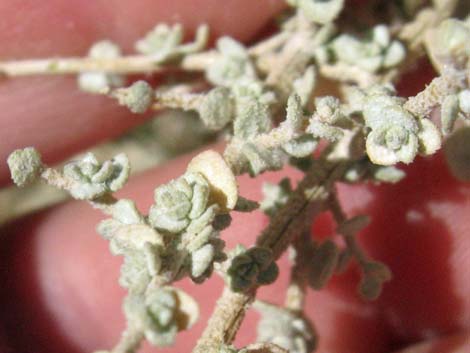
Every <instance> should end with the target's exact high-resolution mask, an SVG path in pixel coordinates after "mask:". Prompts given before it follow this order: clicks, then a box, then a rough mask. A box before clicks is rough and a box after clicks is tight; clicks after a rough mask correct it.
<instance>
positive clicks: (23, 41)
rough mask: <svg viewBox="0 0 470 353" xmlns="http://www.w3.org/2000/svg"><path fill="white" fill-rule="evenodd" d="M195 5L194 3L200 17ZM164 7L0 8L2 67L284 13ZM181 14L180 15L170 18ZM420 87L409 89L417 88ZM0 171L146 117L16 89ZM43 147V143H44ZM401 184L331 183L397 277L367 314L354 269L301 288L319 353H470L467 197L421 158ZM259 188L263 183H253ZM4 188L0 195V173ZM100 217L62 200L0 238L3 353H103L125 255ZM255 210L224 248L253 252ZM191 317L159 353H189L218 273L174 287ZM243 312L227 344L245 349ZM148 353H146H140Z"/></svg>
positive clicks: (179, 3)
mask: <svg viewBox="0 0 470 353" xmlns="http://www.w3.org/2000/svg"><path fill="white" fill-rule="evenodd" d="M196 3H197V4H198V5H196ZM221 4H222V2H220V1H217V0H200V1H198V2H196V1H189V0H188V1H185V0H173V1H171V2H167V1H164V0H158V1H150V0H144V1H140V2H139V3H138V4H137V5H136V3H135V2H131V1H119V2H116V4H113V6H109V3H108V2H106V1H95V2H80V1H65V0H50V1H47V2H44V3H42V4H41V6H38V4H37V2H35V1H33V0H29V1H19V0H11V1H3V2H0V13H1V14H2V15H3V16H2V21H0V43H2V50H1V53H0V60H5V59H13V58H15V59H20V58H31V57H48V56H54V55H83V54H84V53H85V52H86V50H87V48H88V47H89V46H90V44H91V43H93V42H94V41H96V40H98V39H102V38H109V39H112V40H115V41H117V42H118V43H119V44H121V45H122V46H123V47H124V48H125V49H126V50H129V49H130V48H131V45H132V42H133V41H134V40H135V39H136V38H138V37H139V36H141V35H142V34H144V33H145V32H146V31H147V30H148V29H149V28H151V27H152V26H153V25H154V24H155V23H157V22H165V21H172V20H175V19H176V20H177V21H180V22H182V23H183V24H184V25H185V27H186V28H189V29H191V30H193V29H194V28H195V27H196V25H197V24H198V23H199V22H202V21H205V22H207V23H209V24H210V26H211V29H212V30H213V33H214V35H220V34H230V35H232V36H235V37H236V38H238V39H240V40H243V41H247V40H249V39H250V38H252V37H253V36H254V35H255V34H256V33H257V32H259V30H260V29H261V28H262V27H263V26H264V25H265V23H266V22H267V21H269V19H270V18H272V16H273V15H274V14H275V13H277V12H279V11H280V10H281V9H282V7H283V4H282V2H281V1H274V0H273V1H271V0H268V1H264V2H259V3H258V2H254V1H249V0H239V1H236V0H224V2H223V5H221ZM175 14H177V15H176V16H175ZM429 72H430V70H429V69H428V73H423V71H421V72H415V73H414V74H413V76H408V77H407V78H405V79H404V80H403V81H404V82H407V81H408V82H413V85H416V87H414V86H413V87H410V85H407V84H401V85H400V86H399V88H400V91H401V93H402V94H405V95H409V94H413V93H414V91H415V90H416V89H417V88H419V87H422V86H423V84H424V83H425V82H428V81H429V80H430V75H429ZM418 83H419V84H418ZM0 106H1V107H2V114H1V115H0V160H5V159H6V157H7V155H8V154H9V153H10V152H11V151H12V150H14V149H15V148H20V147H24V146H36V147H37V148H38V149H39V150H40V151H41V153H42V154H43V156H44V160H45V161H46V162H47V163H52V162H57V161H60V160H65V159H67V158H68V157H70V155H71V154H73V153H75V152H77V151H79V150H81V149H83V148H86V147H89V146H92V145H94V144H96V143H98V142H100V141H103V140H105V139H108V138H112V137H115V136H117V135H119V134H121V133H122V132H123V131H125V130H127V129H128V128H129V127H131V126H133V125H136V124H138V123H140V122H141V121H142V120H143V119H145V118H146V117H145V116H144V117H142V118H140V117H136V116H131V115H130V114H129V113H128V112H127V111H126V110H125V109H123V108H120V107H118V106H116V104H115V103H114V102H112V101H110V100H108V99H106V98H103V97H96V96H91V95H87V94H85V93H82V92H79V91H78V90H77V88H76V84H75V80H74V78H71V77H58V78H52V77H48V78H44V77H39V78H22V79H15V80H11V81H10V80H5V81H2V82H0ZM51 142H52V143H51ZM190 158H191V156H184V157H182V158H179V159H177V160H175V161H172V162H171V163H169V164H168V165H165V166H163V167H161V168H157V169H155V170H151V171H149V172H147V173H145V174H143V175H140V176H136V177H133V178H132V179H131V181H130V182H129V184H128V185H127V186H126V187H125V188H124V189H123V190H122V191H120V192H119V193H118V196H119V197H128V198H132V199H135V200H136V201H137V203H138V206H139V207H140V208H141V209H142V211H146V210H148V207H149V205H150V204H151V203H152V195H153V189H154V188H155V186H156V185H159V184H160V183H163V182H166V181H168V180H169V179H171V178H174V177H176V176H178V175H180V174H181V173H182V172H183V171H184V169H185V166H186V163H187V162H188V161H189V159H190ZM404 169H405V170H406V171H407V173H408V177H407V178H406V180H404V181H403V182H401V183H399V184H397V185H383V186H373V185H367V186H346V185H340V186H339V195H340V198H341V201H342V203H343V205H344V207H345V209H346V210H347V211H348V213H349V214H354V215H355V214H364V213H365V214H369V215H371V217H372V223H371V225H370V226H369V227H368V228H367V229H366V230H365V231H363V232H362V233H361V235H360V242H361V244H362V245H363V246H364V247H365V248H366V249H367V251H368V252H369V254H370V255H371V256H372V257H373V258H376V259H379V260H381V261H384V262H385V263H387V264H388V265H389V266H390V268H391V270H392V272H393V273H394V279H393V280H392V281H391V282H389V283H388V284H387V285H386V286H385V288H384V293H383V295H382V296H381V297H380V298H379V299H378V300H377V301H375V302H373V303H369V302H364V301H362V300H361V299H360V298H359V297H358V295H357V294H356V292H355V286H356V285H357V283H358V280H359V273H358V271H357V268H356V267H355V266H350V267H349V268H348V270H347V271H346V272H345V273H344V274H341V275H337V276H335V277H334V278H333V279H332V281H331V283H330V284H329V285H328V286H327V287H326V288H325V289H323V290H322V291H320V292H312V291H309V293H308V297H307V302H306V311H307V313H308V315H309V316H310V317H311V318H312V320H313V321H314V322H315V325H316V328H317V331H318V333H319V335H320V337H321V341H320V345H319V349H318V352H321V353H326V352H328V353H343V352H344V353H346V352H361V353H369V352H371V353H372V352H374V353H375V352H379V353H381V352H383V353H385V352H396V351H400V350H403V351H402V352H406V353H410V352H419V353H431V352H442V353H446V352H467V351H469V348H470V338H469V333H468V330H469V328H470V296H469V295H468V293H470V273H469V271H467V269H468V266H469V264H470V237H468V234H469V228H470V227H469V221H468V214H469V212H470V197H469V193H470V186H469V184H468V183H462V182H458V181H457V180H456V179H455V178H454V177H453V176H452V175H450V173H449V172H448V170H447V167H446V164H445V160H444V158H443V156H442V155H441V154H437V155H436V156H434V157H432V158H427V159H423V158H418V160H417V161H416V162H415V163H414V164H413V165H412V166H411V167H405V168H404ZM286 173H287V174H289V175H292V176H294V177H298V174H296V173H295V172H294V171H292V170H288V171H287V172H283V173H282V174H281V173H268V174H266V175H264V176H263V177H262V178H258V179H256V180H251V179H249V178H248V177H241V178H240V191H241V194H242V195H245V196H249V197H250V198H254V199H259V198H260V197H261V194H260V186H261V182H262V181H266V180H269V181H272V182H274V181H277V180H279V178H280V177H282V176H283V175H285V174H286ZM259 179H262V180H259ZM0 183H1V184H2V185H6V184H7V183H8V173H7V170H6V163H1V164H0ZM100 219H103V217H102V216H101V215H100V214H99V213H98V212H97V211H94V210H92V209H91V208H90V207H89V206H88V205H87V204H85V203H80V202H68V203H66V204H63V205H60V206H57V207H55V208H53V209H50V210H46V211H44V212H41V213H39V214H36V215H33V216H30V217H28V218H26V219H22V220H20V221H18V222H15V223H13V224H10V225H8V226H6V227H5V228H4V229H1V233H2V246H1V247H0V283H2V289H1V291H0V353H7V352H13V353H20V352H37V353H43V352H49V353H55V352H73V353H81V352H90V351H93V350H95V349H105V348H110V347H112V345H113V344H114V343H115V342H116V341H117V339H118V337H119V334H120V332H121V330H122V328H123V325H124V320H123V316H122V313H121V310H120V305H121V304H120V303H121V300H122V298H123V296H124V295H125V291H124V290H123V289H122V288H120V287H119V286H118V284H117V278H118V274H119V265H120V262H121V259H120V258H117V257H112V256H111V255H110V254H109V251H108V249H107V243H106V241H104V240H103V239H101V238H100V237H99V236H97V235H96V233H95V231H94V228H95V226H96V224H97V222H98V221H99V220H100ZM266 223H267V220H266V218H265V217H264V216H263V215H261V214H260V213H258V212H255V213H253V214H249V215H242V216H240V215H239V214H235V216H234V220H233V226H232V227H231V228H229V230H227V231H226V232H224V234H223V237H224V239H225V240H226V241H227V244H228V247H231V246H233V245H234V244H236V243H239V242H243V243H245V244H250V243H251V242H253V239H254V236H255V235H256V234H258V233H259V231H261V230H262V228H263V227H264V226H265V225H266ZM313 231H314V233H315V236H317V237H320V238H321V237H325V236H327V235H328V234H330V233H331V232H333V231H334V225H333V224H332V221H331V218H330V217H329V216H328V215H327V214H326V215H324V216H322V217H320V219H319V220H318V221H317V222H315V224H314V226H313ZM279 265H280V267H281V269H283V270H282V271H281V275H280V278H279V280H278V281H277V282H276V284H274V285H272V286H269V287H265V288H262V289H261V290H260V297H261V298H263V299H267V300H270V301H272V302H277V303H281V302H282V300H283V293H284V289H285V287H286V285H287V283H288V270H287V269H288V267H287V260H286V259H285V258H283V259H281V260H280V261H279ZM178 285H179V286H181V287H182V288H184V289H186V290H187V291H188V292H189V293H191V295H192V296H194V297H195V298H196V299H197V300H198V301H199V302H200V304H201V319H200V321H199V322H198V323H197V324H196V325H195V326H194V328H193V329H191V330H190V331H188V332H184V333H181V334H180V335H179V336H178V339H177V343H176V346H175V347H173V348H171V349H163V350H161V351H162V352H189V351H190V349H191V348H192V347H193V346H194V343H195V341H196V339H197V337H198V336H199V335H200V333H201V331H202V329H203V328H204V326H205V321H206V320H207V318H208V316H209V315H210V313H211V311H212V308H213V305H214V302H215V300H216V298H217V297H218V295H219V293H220V291H221V288H222V281H221V280H220V279H219V278H217V276H214V277H213V279H211V280H209V281H208V282H207V283H204V285H203V286H195V285H193V284H191V283H189V281H185V280H183V281H181V282H180V283H178ZM254 320H256V315H255V314H253V313H251V312H250V313H249V314H248V317H247V319H246V321H245V323H244V324H243V326H242V329H241V331H240V334H239V337H238V339H237V345H240V346H241V345H244V344H247V343H249V342H253V341H254V338H255V333H254V331H255V329H254V326H255V325H254ZM146 351H151V349H150V347H149V346H147V345H144V352H146Z"/></svg>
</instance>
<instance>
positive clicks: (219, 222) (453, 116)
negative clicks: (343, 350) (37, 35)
mask: <svg viewBox="0 0 470 353" xmlns="http://www.w3.org/2000/svg"><path fill="white" fill-rule="evenodd" d="M287 2H288V4H289V5H290V6H291V7H290V9H289V10H288V11H286V13H285V16H283V17H282V20H281V22H280V24H279V27H278V32H277V33H274V34H273V35H272V36H271V37H269V38H265V39H262V40H261V41H260V42H258V43H255V44H254V45H252V46H249V47H247V46H244V45H243V44H241V43H239V42H237V41H236V40H235V39H233V38H229V37H222V38H219V39H218V40H217V42H216V44H215V47H214V48H213V49H206V45H207V39H208V27H207V26H205V25H201V26H200V27H199V29H198V30H197V33H196V36H195V40H194V42H191V43H186V44H185V43H184V42H183V38H184V36H183V28H182V26H181V25H173V26H168V25H166V24H158V25H157V26H156V27H155V28H154V29H152V30H151V31H150V32H149V33H148V34H147V35H145V37H143V38H142V39H139V40H138V41H137V42H136V44H135V49H136V52H137V53H136V54H135V55H131V56H123V55H122V53H121V50H120V48H119V47H118V45H116V44H114V43H112V42H110V41H107V40H104V41H100V42H98V43H95V44H94V45H93V46H92V47H91V49H90V51H89V53H88V56H86V57H84V58H55V59H45V60H29V61H24V62H23V61H13V62H0V73H1V74H4V75H5V76H6V77H11V78H13V77H15V76H19V75H31V74H66V73H76V74H78V85H79V87H80V88H81V89H82V90H85V91H87V92H90V93H94V94H101V95H106V96H108V97H109V98H111V99H115V100H117V102H118V103H119V104H121V105H124V106H126V107H128V108H129V109H130V111H132V112H134V113H145V112H147V111H149V110H162V109H180V110H185V111H194V112H196V113H197V114H198V115H199V117H200V119H201V120H202V122H203V123H204V124H205V126H206V127H207V129H209V130H212V131H215V132H219V133H220V135H221V136H224V137H225V140H226V144H225V149H224V150H223V152H222V153H219V152H215V151H212V150H208V151H206V152H203V153H200V154H199V155H197V156H196V157H194V158H193V159H192V161H191V162H190V163H189V165H188V167H187V170H186V171H185V173H184V174H183V175H181V176H180V177H178V178H176V179H174V180H171V181H170V182H168V183H167V184H164V185H159V186H156V189H155V192H154V204H153V205H152V206H151V207H150V209H149V210H148V212H147V213H146V214H143V213H141V212H140V211H139V210H138V209H137V207H136V205H135V203H134V202H133V201H132V200H129V199H116V198H115V197H114V196H113V195H112V194H113V193H114V192H115V191H117V190H119V189H120V188H121V187H122V186H123V185H124V184H125V182H126V181H127V179H128V177H129V173H130V161H129V160H128V158H127V157H126V156H125V155H124V154H118V155H117V156H115V157H114V158H112V159H110V160H107V161H103V162H100V161H98V160H97V158H96V157H95V156H94V155H93V154H92V153H89V154H87V155H85V156H84V157H83V158H81V159H80V160H76V161H72V162H70V163H68V164H66V165H65V166H64V167H63V168H62V169H53V168H49V167H48V166H46V165H44V164H43V163H42V161H41V156H40V153H39V151H37V150H36V149H34V148H33V147H26V148H24V149H20V150H16V151H14V152H12V153H11V155H10V157H9V158H8V165H9V167H10V170H11V175H12V179H13V181H14V182H15V183H16V184H17V185H18V186H20V187H23V186H26V185H28V184H31V183H33V182H34V181H35V180H37V179H43V180H44V181H45V182H46V183H48V184H50V185H53V186H56V187H57V188H60V189H63V190H66V191H68V192H69V193H70V195H71V196H72V197H73V198H75V199H79V200H86V201H88V202H89V203H90V204H91V205H92V206H93V207H95V208H98V209H100V210H101V211H103V212H104V213H105V214H106V215H107V216H108V217H109V218H107V219H105V220H103V221H101V222H100V224H99V225H98V227H97V230H98V233H99V234H101V235H102V236H103V237H104V238H105V239H107V240H108V241H109V246H110V250H111V252H112V254H114V255H119V256H123V258H124V262H123V265H122V267H121V275H120V279H119V283H120V284H121V285H122V286H123V287H125V288H126V289H127V290H128V296H127V297H126V299H125V300H124V306H123V308H124V314H125V317H126V319H127V328H126V329H125V331H124V332H123V334H122V338H121V340H120V341H119V342H118V343H117V344H116V346H115V347H114V348H110V350H107V351H100V352H112V353H124V352H126V353H132V352H135V351H137V349H138V347H139V345H140V343H141V341H142V340H144V339H146V340H147V341H149V342H150V343H151V344H153V345H156V346H166V345H171V344H172V343H173V342H174V340H175V339H178V338H177V334H178V332H180V331H181V330H186V329H189V328H190V327H191V325H192V324H193V323H194V322H195V321H196V320H197V316H198V312H199V311H198V306H197V303H196V302H195V301H194V299H192V298H191V297H190V295H189V294H187V293H184V292H183V291H181V290H180V289H177V288H176V287H174V286H173V284H174V282H175V281H177V280H179V279H182V278H185V277H189V278H190V279H191V280H192V281H194V282H195V283H198V284H200V283H203V282H204V281H205V280H206V279H207V278H209V277H210V276H212V275H213V274H214V273H218V274H219V275H221V276H222V277H223V278H224V279H225V281H226V287H225V289H224V292H223V294H222V296H221V298H220V299H219V300H218V301H217V304H216V307H215V309H214V311H213V314H212V317H211V318H210V319H209V321H208V323H207V327H206V329H205V331H204V333H203V334H202V336H201V338H200V339H199V341H198V342H197V345H196V347H195V348H194V349H193V351H192V352H193V353H235V352H239V353H249V352H252V353H254V352H263V353H268V352H271V353H278V352H284V353H285V352H291V353H308V352H313V351H314V349H315V347H316V346H317V341H318V339H320V340H321V337H318V336H317V334H316V332H315V329H314V325H313V323H312V322H311V321H310V319H309V318H308V317H307V316H306V315H305V314H304V304H303V302H304V300H303V299H304V296H305V294H306V290H307V288H309V287H310V288H312V289H315V290H319V289H321V288H323V287H324V286H325V285H326V284H327V283H328V281H329V279H330V278H331V277H332V276H333V275H334V274H335V273H338V272H341V271H343V270H344V269H345V268H346V266H347V265H348V263H350V262H351V261H356V262H357V264H358V265H359V268H360V269H361V271H362V279H361V280H360V283H359V284H358V293H359V294H360V295H361V296H362V297H363V298H364V299H369V300H373V299H375V298H377V297H378V296H379V295H380V292H381V290H382V287H383V286H384V284H385V283H386V282H387V281H389V280H390V279H391V276H392V274H391V272H390V270H389V269H388V268H387V266H386V265H385V264H383V263H381V262H379V261H377V260H373V259H371V258H370V257H369V256H368V255H367V254H366V253H365V252H364V250H363V249H362V248H361V247H360V246H359V244H358V243H357V241H356V235H357V234H358V232H360V231H361V229H363V228H364V227H366V226H367V224H368V223H369V218H368V217H367V216H365V215H357V216H354V217H349V216H347V215H346V214H345V213H344V211H343V210H342V207H341V204H340V202H339V200H338V198H337V196H336V190H335V184H336V183H337V182H348V183H366V182H376V183H379V182H389V183H396V182H398V181H400V180H401V179H402V178H404V177H405V173H404V172H403V171H401V170H400V169H399V166H400V163H406V164H408V163H412V162H413V161H414V159H415V158H416V157H417V156H418V155H430V154H433V153H435V152H436V151H437V150H439V149H440V148H441V145H442V144H443V142H445V141H447V140H448V143H446V145H445V146H446V147H445V154H446V156H447V159H448V161H449V165H450V169H451V171H452V172H453V173H454V174H455V175H456V176H457V177H458V178H460V179H462V180H467V181H468V180H470V157H469V156H470V154H469V152H468V151H469V150H470V145H469V143H470V135H469V131H470V130H469V129H470V46H469V45H468V43H470V17H469V15H468V14H462V13H455V9H456V8H457V5H458V3H459V2H458V1H447V2H446V1H412V0H411V1H406V2H403V1H383V6H384V7H386V8H387V9H388V10H389V11H385V12H384V13H385V16H384V15H383V14H381V16H378V17H377V18H379V17H380V18H381V19H382V20H384V17H387V16H388V19H387V21H388V24H386V23H377V21H374V18H373V14H371V19H370V20H371V23H373V24H372V27H371V28H370V29H369V30H368V31H364V28H362V27H361V28H359V27H358V23H357V21H351V16H348V11H349V12H354V9H353V8H348V7H347V5H346V3H347V2H345V1H343V0H326V1H325V0H321V1H320V0H288V1H287ZM426 55H427V56H428V57H429V59H430V60H431V62H432V64H433V65H434V67H435V68H436V71H437V72H438V76H437V77H436V78H434V80H433V81H432V82H431V83H430V84H429V85H428V86H426V87H425V88H424V89H423V90H422V91H421V92H419V93H418V94H417V95H415V96H412V97H400V96H398V95H397V93H396V91H395V88H394V84H395V83H396V82H397V80H398V79H399V78H400V76H401V74H403V73H404V72H406V71H407V70H408V68H409V67H410V65H411V63H412V62H415V61H417V60H418V59H420V58H421V57H423V56H426ZM175 68H177V69H178V70H177V71H179V72H180V75H181V71H183V72H184V71H188V72H191V75H188V77H187V80H186V81H185V80H181V79H178V80H176V79H175V80H173V81H171V80H169V81H168V82H170V83H169V84H167V85H164V86H162V87H160V88H157V89H155V88H153V87H152V86H151V85H150V84H149V83H147V82H145V81H142V80H140V81H137V82H134V83H133V84H131V85H129V86H127V87H125V82H126V75H127V74H135V73H149V72H156V71H158V72H160V74H162V75H165V74H166V75H168V76H169V77H171V75H173V73H174V72H175V70H174V69H175ZM193 72H199V73H200V75H199V77H198V78H197V79H194V77H195V75H194V74H193ZM201 79H203V80H205V85H203V86H201V84H200V83H201ZM326 81H330V83H331V84H330V86H332V85H333V84H334V87H335V88H334V89H332V90H331V92H332V94H331V95H323V96H321V95H319V94H318V93H317V92H318V90H317V89H318V88H319V87H320V86H321V85H322V82H326ZM201 87H204V89H206V90H204V89H202V90H201ZM433 111H438V112H440V121H438V120H437V119H435V118H433V117H432V116H431V113H432V112H433ZM286 164H290V165H292V166H294V167H295V168H298V169H299V170H300V171H302V173H303V178H302V180H301V181H300V182H299V183H298V184H297V185H294V183H293V182H292V181H291V180H290V179H289V178H285V179H283V180H282V181H281V182H280V183H279V184H268V183H266V184H265V185H264V186H263V192H264V194H265V197H264V199H263V200H262V201H261V202H260V203H258V202H256V201H253V200H250V199H248V198H244V197H243V196H242V195H240V194H239V190H238V185H237V177H238V176H239V175H242V174H249V175H250V176H251V177H258V176H259V175H260V174H262V173H264V172H266V171H272V170H279V169H281V168H283V167H284V166H285V165H286ZM258 207H260V208H261V209H262V210H263V211H264V212H265V213H266V214H267V215H268V216H269V219H270V223H269V225H268V226H267V227H266V228H265V229H264V230H263V232H262V233H261V234H259V235H258V237H257V238H256V239H255V240H254V244H253V245H252V246H251V247H248V248H246V247H243V246H237V247H236V248H235V249H232V250H231V251H228V249H226V248H225V242H224V240H223V230H224V229H226V228H227V227H229V226H230V220H231V214H232V213H233V212H251V211H253V210H255V209H257V208H258ZM324 211H330V212H331V213H332V215H333V218H334V220H335V222H336V225H337V229H336V230H335V234H337V235H339V236H340V237H341V238H342V239H343V242H339V241H338V238H336V237H333V236H332V237H330V238H328V239H326V240H323V241H321V242H320V241H318V240H314V239H312V238H311V237H310V229H311V224H312V222H313V221H314V220H315V218H316V216H318V215H319V214H320V213H322V212H324ZM221 232H222V233H221ZM332 235H333V234H332ZM288 249H290V253H291V256H290V260H291V263H292V268H291V278H290V284H289V287H288V289H287V295H286V298H287V299H286V302H285V304H284V305H281V306H279V305H274V304H271V303H266V302H261V301H257V300H255V298H256V292H257V289H258V287H260V286H262V285H266V284H270V283H273V282H274V281H275V280H276V278H277V276H278V272H279V270H278V267H277V265H276V260H278V259H279V257H280V256H281V255H282V254H283V253H284V252H285V251H286V250H288ZM250 304H254V307H255V308H256V309H257V310H258V311H259V312H260V313H261V321H260V323H259V326H258V342H257V343H254V344H251V345H248V346H247V347H244V348H240V349H238V348H235V347H234V346H233V345H232V343H233V341H234V338H235V335H236V332H237V330H238V327H239V326H240V323H241V321H242V320H243V318H244V313H245V312H246V310H247V309H248V307H249V306H250Z"/></svg>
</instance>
